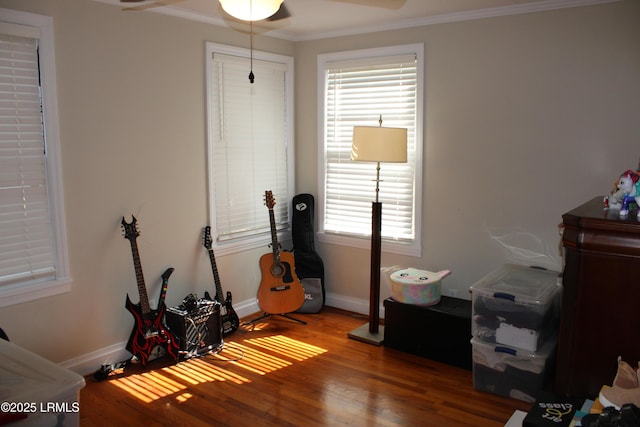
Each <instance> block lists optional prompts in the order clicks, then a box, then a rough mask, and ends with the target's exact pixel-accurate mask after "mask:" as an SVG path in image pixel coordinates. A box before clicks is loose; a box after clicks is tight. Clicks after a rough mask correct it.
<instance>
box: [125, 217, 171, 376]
mask: <svg viewBox="0 0 640 427" xmlns="http://www.w3.org/2000/svg"><path fill="white" fill-rule="evenodd" d="M132 218H133V219H132V221H131V222H130V223H127V222H126V221H125V219H124V217H122V223H121V224H122V230H123V232H124V237H125V238H126V239H127V240H129V243H131V253H132V255H133V267H134V269H135V272H136V281H137V283H138V294H139V296H140V302H139V303H138V304H134V303H132V302H131V299H130V298H129V294H127V301H126V303H125V306H126V308H127V310H129V311H130V312H131V314H132V315H133V319H134V321H135V324H134V325H133V331H131V336H130V337H129V341H128V342H127V346H126V348H127V350H128V351H129V352H130V353H131V354H133V358H134V360H132V361H139V362H140V363H142V365H146V363H147V362H149V361H151V360H154V359H157V358H158V357H161V356H164V355H165V354H166V355H168V356H171V357H172V358H174V359H177V358H178V350H179V348H180V344H179V342H178V340H177V339H176V337H175V336H174V335H173V334H172V333H171V332H170V331H169V329H168V328H167V327H166V325H165V324H164V314H165V310H166V306H165V303H164V300H165V297H166V295H167V287H168V284H169V276H171V273H173V270H174V269H173V268H168V269H167V270H166V271H165V272H164V273H163V274H162V291H161V292H160V298H159V299H158V306H157V308H156V309H155V310H152V309H151V307H150V306H149V297H148V296H147V288H146V286H145V284H144V276H143V274H142V265H141V263H140V253H139V252H138V244H137V242H136V239H137V237H138V236H139V235H140V233H139V232H138V227H137V220H136V217H134V216H132Z"/></svg>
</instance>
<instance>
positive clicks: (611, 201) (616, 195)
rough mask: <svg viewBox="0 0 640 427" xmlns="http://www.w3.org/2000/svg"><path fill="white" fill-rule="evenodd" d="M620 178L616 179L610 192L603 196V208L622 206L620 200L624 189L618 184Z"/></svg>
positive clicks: (622, 197) (618, 207) (622, 198)
mask: <svg viewBox="0 0 640 427" xmlns="http://www.w3.org/2000/svg"><path fill="white" fill-rule="evenodd" d="M619 183H620V180H618V181H616V183H615V185H614V186H613V190H611V194H609V195H608V196H604V208H605V209H609V208H611V209H620V208H621V207H622V201H623V200H624V190H623V189H622V188H620V186H619Z"/></svg>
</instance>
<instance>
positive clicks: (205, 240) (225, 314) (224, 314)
mask: <svg viewBox="0 0 640 427" xmlns="http://www.w3.org/2000/svg"><path fill="white" fill-rule="evenodd" d="M211 243H212V241H211V227H210V226H208V225H207V226H206V227H205V228H204V234H203V236H202V244H203V245H204V247H205V248H207V251H208V252H209V260H210V261H211V270H212V271H213V280H214V282H215V284H216V297H215V299H216V301H218V302H219V303H220V304H222V307H221V309H220V319H221V320H222V336H224V337H226V336H228V335H231V334H232V333H234V332H235V331H236V330H237V329H238V326H240V319H239V318H238V315H237V314H236V311H235V310H234V309H233V306H232V305H231V292H229V291H227V299H226V300H225V299H224V297H223V294H222V286H221V285H220V275H219V274H218V267H217V266H216V258H215V256H214V255H213V249H211ZM204 296H205V298H207V299H211V297H210V296H209V293H208V292H205V294H204Z"/></svg>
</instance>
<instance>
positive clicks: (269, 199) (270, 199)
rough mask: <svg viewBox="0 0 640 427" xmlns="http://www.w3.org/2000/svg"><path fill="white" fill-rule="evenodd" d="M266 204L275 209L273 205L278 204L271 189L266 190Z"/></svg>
mask: <svg viewBox="0 0 640 427" xmlns="http://www.w3.org/2000/svg"><path fill="white" fill-rule="evenodd" d="M264 204H265V205H266V206H267V207H268V208H269V209H273V207H274V206H275V205H276V199H275V198H274V197H273V193H271V190H267V191H265V192H264Z"/></svg>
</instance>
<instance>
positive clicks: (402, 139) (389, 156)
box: [348, 117, 407, 345]
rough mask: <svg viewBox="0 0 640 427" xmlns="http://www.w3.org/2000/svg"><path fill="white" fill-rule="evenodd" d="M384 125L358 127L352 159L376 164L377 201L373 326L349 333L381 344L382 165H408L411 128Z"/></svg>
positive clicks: (373, 223)
mask: <svg viewBox="0 0 640 427" xmlns="http://www.w3.org/2000/svg"><path fill="white" fill-rule="evenodd" d="M379 123H380V126H378V127H375V126H355V127H354V128H353V142H352V145H351V160H355V161H359V162H376V201H375V202H372V203H371V273H370V291H369V323H366V324H364V325H362V326H360V327H359V328H356V329H354V330H353V331H351V332H349V333H348V336H349V338H352V339H355V340H358V341H364V342H366V343H369V344H374V345H381V344H382V341H383V340H384V327H383V326H382V327H381V326H380V252H381V244H382V238H381V231H382V203H381V202H379V201H378V192H379V189H380V162H389V163H406V162H407V129H404V128H383V127H382V117H380V121H379Z"/></svg>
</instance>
